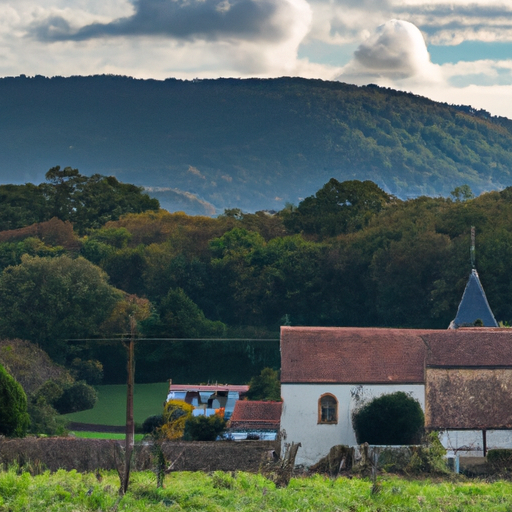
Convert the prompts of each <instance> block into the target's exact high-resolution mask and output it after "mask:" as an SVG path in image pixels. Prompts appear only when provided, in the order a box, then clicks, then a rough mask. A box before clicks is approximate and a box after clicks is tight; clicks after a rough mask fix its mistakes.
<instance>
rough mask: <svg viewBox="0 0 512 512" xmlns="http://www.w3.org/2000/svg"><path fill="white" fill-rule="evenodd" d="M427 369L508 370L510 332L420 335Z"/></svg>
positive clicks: (510, 363)
mask: <svg viewBox="0 0 512 512" xmlns="http://www.w3.org/2000/svg"><path fill="white" fill-rule="evenodd" d="M422 338H423V340H424V341H425V343H426V344H427V345H428V350H427V359H426V365H427V366H429V367H460V368H471V367H490V366H491V367H510V366H512V329H482V328H478V327H477V328H472V329H464V328H462V329H457V330H449V331H433V332H430V333H428V334H425V335H422Z"/></svg>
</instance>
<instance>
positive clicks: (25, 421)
mask: <svg viewBox="0 0 512 512" xmlns="http://www.w3.org/2000/svg"><path fill="white" fill-rule="evenodd" d="M29 423H30V419H29V416H28V413H27V395H26V394H25V391H23V388H22V387H21V385H20V384H19V383H18V382H16V380H15V379H14V378H13V377H11V375H9V374H8V373H7V371H6V370H5V368H4V367H3V366H2V365H1V364H0V434H3V435H4V436H8V437H23V436H24V435H25V434H26V433H27V429H28V426H29Z"/></svg>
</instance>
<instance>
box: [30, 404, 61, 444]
mask: <svg viewBox="0 0 512 512" xmlns="http://www.w3.org/2000/svg"><path fill="white" fill-rule="evenodd" d="M28 414H29V416H30V428H29V432H30V433H31V434H45V435H48V436H57V435H62V434H64V433H65V432H66V424H67V423H68V420H66V418H64V417H62V416H61V415H60V414H58V413H57V411H56V410H55V409H54V408H53V407H52V406H51V405H50V404H49V403H48V402H46V401H45V400H42V399H39V400H31V401H30V402H29V404H28Z"/></svg>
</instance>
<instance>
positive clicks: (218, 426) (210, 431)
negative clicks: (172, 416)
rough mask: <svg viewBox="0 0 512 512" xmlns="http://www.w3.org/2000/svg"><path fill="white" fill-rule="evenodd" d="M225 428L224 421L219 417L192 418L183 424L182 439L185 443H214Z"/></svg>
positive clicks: (215, 415)
mask: <svg viewBox="0 0 512 512" xmlns="http://www.w3.org/2000/svg"><path fill="white" fill-rule="evenodd" d="M225 428H226V420H225V419H224V418H221V417H220V416H219V415H217V414H214V415H213V416H209V417H207V416H192V417H191V418H189V419H188V420H187V423H186V424H185V433H184V435H183V437H184V438H185V439H186V440H187V441H215V439H217V437H219V436H220V435H221V434H222V432H224V429H225Z"/></svg>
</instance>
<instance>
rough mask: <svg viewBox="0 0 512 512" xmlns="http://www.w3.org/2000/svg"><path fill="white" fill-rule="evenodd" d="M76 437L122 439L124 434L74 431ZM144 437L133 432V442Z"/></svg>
mask: <svg viewBox="0 0 512 512" xmlns="http://www.w3.org/2000/svg"><path fill="white" fill-rule="evenodd" d="M74 434H75V436H76V437H80V438H82V439H119V440H123V439H124V438H125V434H116V433H113V432H79V431H76V432H74ZM143 438H144V434H135V442H139V441H142V439H143Z"/></svg>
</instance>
